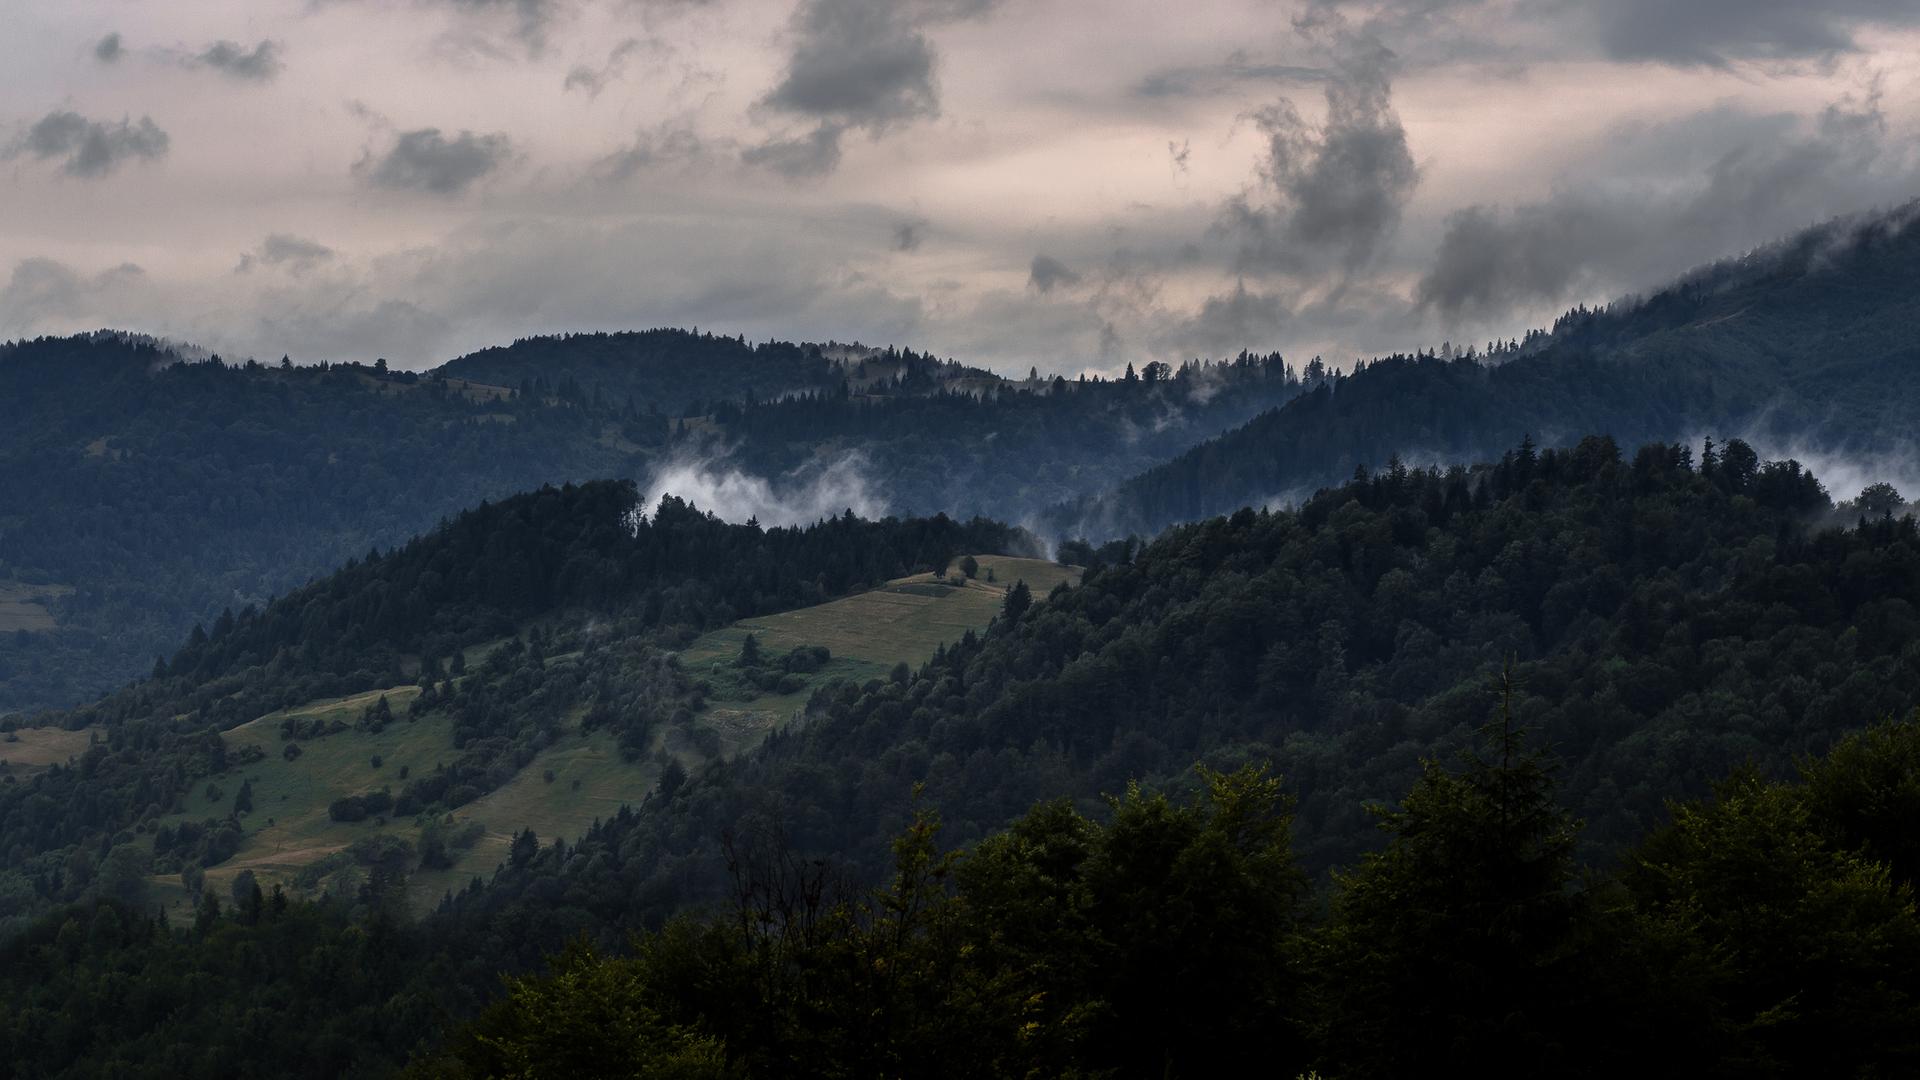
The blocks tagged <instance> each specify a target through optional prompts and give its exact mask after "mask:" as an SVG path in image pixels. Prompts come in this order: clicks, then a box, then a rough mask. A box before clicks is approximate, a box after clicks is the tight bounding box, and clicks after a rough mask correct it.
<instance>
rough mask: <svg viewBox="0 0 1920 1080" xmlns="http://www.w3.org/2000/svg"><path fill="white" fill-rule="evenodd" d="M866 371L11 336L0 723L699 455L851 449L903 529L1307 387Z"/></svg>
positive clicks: (736, 346)
mask: <svg viewBox="0 0 1920 1080" xmlns="http://www.w3.org/2000/svg"><path fill="white" fill-rule="evenodd" d="M496 352H497V355H496V354H495V353H496ZM861 355H862V356H864V357H865V359H861V360H854V361H849V362H846V363H843V364H839V365H838V366H836V365H835V364H834V363H830V362H829V361H828V360H827V359H826V358H825V353H824V352H823V350H822V347H819V346H794V345H779V344H768V345H763V346H757V347H750V346H747V345H746V344H745V343H744V342H741V341H738V340H737V339H732V338H723V337H715V336H714V335H712V334H705V335H700V334H691V333H685V332H680V331H653V332H648V333H644V334H627V335H572V336H569V337H566V338H555V339H533V340H529V341H526V342H521V343H518V344H516V345H515V346H513V347H512V348H509V349H505V350H497V351H495V352H489V353H485V354H476V356H475V357H469V358H463V359H462V360H459V361H454V362H452V363H450V364H448V365H445V366H444V367H442V368H441V369H437V370H436V371H434V372H430V373H427V374H425V375H421V374H418V373H412V372H399V371H389V370H387V369H386V367H385V365H384V363H380V362H376V363H374V364H363V363H358V362H355V363H347V364H320V365H301V364H293V363H291V362H290V361H287V362H282V363H275V364H259V363H255V362H253V361H251V360H248V361H243V362H240V363H228V362H225V361H223V360H221V359H220V358H219V357H217V356H214V357H207V358H204V359H199V358H194V359H188V358H185V357H183V355H182V354H181V352H180V351H178V350H175V349H172V348H170V347H163V346H162V345H160V344H159V343H155V342H151V341H147V340H143V339H139V338H137V337H132V336H128V335H120V334H106V333H101V334H93V335H85V336H81V337H75V338H63V339H43V340H37V341H31V342H19V343H14V344H10V345H0V395H4V396H5V398H6V399H7V400H8V401H9V402H11V403H14V404H13V406H12V408H13V412H12V413H11V414H10V416H9V421H10V422H9V423H8V424H7V425H5V426H0V507H4V509H0V599H4V598H6V597H7V596H8V595H10V593H9V590H24V591H25V592H26V594H27V595H35V593H34V590H40V591H41V592H42V593H44V594H45V595H46V601H45V604H46V607H47V608H48V609H49V611H50V616H51V618H52V620H53V622H54V625H53V626H52V627H51V628H46V627H42V626H35V627H33V628H31V629H29V628H28V627H26V626H24V625H23V626H21V627H19V628H18V629H17V630H13V631H9V632H4V633H0V716H4V715H6V714H8V713H10V712H21V713H26V712H31V711H33V710H36V709H41V708H53V707H67V706H72V705H75V704H78V703H80V702H82V701H85V700H87V699H89V698H91V697H93V696H96V695H98V694H101V693H104V692H107V691H110V690H112V689H114V688H116V687H118V686H120V685H122V684H123V683H124V682H126V680H128V679H130V678H132V677H134V676H136V675H139V674H141V673H143V672H145V671H146V670H147V669H148V668H149V667H150V666H151V665H152V663H153V658H154V656H155V655H157V654H160V653H162V652H168V651H170V650H171V649H172V648H174V646H175V645H176V644H177V643H178V642H179V641H180V639H181V638H182V637H183V636H184V635H185V634H186V633H187V632H188V630H189V629H190V628H191V627H192V626H193V625H194V624H195V623H202V624H207V625H211V624H212V622H213V621H214V620H215V619H216V618H217V617H218V615H219V613H220V612H221V611H222V610H223V609H227V608H232V609H236V610H238V609H240V608H244V607H246V606H247V605H253V606H255V607H264V606H265V605H266V604H267V603H268V602H269V601H270V600H271V599H272V598H273V597H275V596H277V595H281V594H284V593H286V592H288V591H290V590H292V589H295V588H297V587H299V586H301V585H304V584H306V583H307V582H308V581H310V580H311V579H313V578H315V577H317V576H319V575H321V574H324V573H326V572H329V571H331V570H333V569H335V568H336V567H338V566H340V565H341V564H343V563H344V562H345V561H346V560H347V559H349V558H353V557H357V556H359V555H361V554H364V553H365V552H366V551H367V549H368V548H370V547H381V548H387V547H393V546H396V545H399V544H402V543H404V542H406V541H407V540H409V539H411V538H412V537H414V536H416V535H418V534H420V533H422V532H424V531H426V530H427V529H430V528H432V527H433V526H434V525H435V523H437V522H439V521H441V520H443V519H445V518H447V517H449V516H451V515H453V514H456V513H458V512H460V511H462V510H464V509H467V508H469V507H471V506H474V505H476V504H477V503H479V502H480V501H481V500H483V499H500V498H505V497H508V496H511V495H513V494H516V493H518V492H523V491H529V490H532V489H534V488H537V487H540V486H541V485H542V484H562V483H567V482H570V481H571V482H582V481H586V480H591V479H595V478H604V477H621V478H626V479H631V480H634V481H636V482H639V483H641V484H643V485H646V484H650V483H651V482H652V480H653V478H654V476H655V475H656V473H657V472H658V471H659V469H660V468H661V467H663V466H666V465H669V464H673V463H684V462H698V463H702V464H703V465H704V466H705V467H708V468H710V469H711V470H713V471H715V472H716V473H718V474H725V473H727V472H729V471H735V472H738V471H742V470H744V471H745V474H746V475H749V476H754V477H758V478H761V479H764V480H766V481H768V482H769V483H770V484H771V485H772V488H773V490H775V491H780V490H785V489H787V488H790V487H794V486H800V487H804V486H805V485H806V484H807V483H809V482H810V481H811V480H812V479H814V477H815V475H816V474H817V473H818V471H819V468H820V465H821V461H822V455H823V453H824V454H826V455H827V456H828V457H832V456H834V455H839V454H852V455H854V456H855V460H856V461H857V462H858V464H859V468H860V471H861V473H862V474H863V476H864V477H865V478H867V479H868V480H869V481H870V483H869V487H870V488H871V490H872V492H873V494H874V496H875V497H876V498H877V499H878V500H879V502H880V503H881V504H882V505H885V506H888V507H890V508H892V510H893V512H896V513H900V514H918V515H922V516H924V515H931V514H934V513H940V512H946V513H951V514H955V515H962V516H971V515H973V514H975V513H982V512H989V511H990V512H991V515H992V516H994V517H996V518H998V519H1000V520H1013V521H1017V520H1020V519H1022V518H1024V517H1026V516H1029V515H1031V514H1035V513H1038V512H1039V511H1041V510H1042V509H1044V508H1045V507H1046V506H1048V505H1050V504H1051V503H1054V502H1057V501H1059V500H1060V499H1063V498H1067V497H1069V496H1072V495H1076V494H1081V493H1086V492H1092V491H1098V490H1101V489H1103V488H1105V487H1108V486H1111V485H1113V484H1116V483H1119V482H1120V481H1121V480H1123V479H1125V478H1126V477H1127V476H1129V475H1132V474H1133V473H1135V472H1138V471H1140V470H1141V469H1144V468H1146V467H1148V466H1149V465H1151V464H1153V463H1155V462H1157V461H1160V460H1162V459H1164V458H1165V457H1167V456H1169V455H1171V454H1174V453H1178V452H1179V451H1181V450H1184V449H1186V448H1187V447H1188V446H1191V445H1193V444H1194V443H1197V442H1199V441H1200V440H1202V439H1204V438H1207V437H1209V436H1212V435H1215V434H1217V433H1218V432H1220V431H1222V430H1224V429H1226V428H1230V427H1232V426H1233V425H1235V424H1238V423H1240V422H1242V421H1244V420H1246V419H1247V418H1249V417H1251V416H1253V415H1255V414H1256V413H1258V412H1260V411H1261V410H1263V409H1266V408H1268V407H1269V406H1271V405H1273V404H1274V403H1276V402H1278V401H1282V400H1286V399H1287V398H1289V397H1291V396H1292V395H1293V394H1294V393H1296V392H1297V390H1298V380H1297V379H1296V378H1293V377H1290V374H1289V369H1288V367H1287V365H1286V364H1285V363H1284V361H1282V360H1280V359H1279V358H1278V357H1242V358H1239V359H1237V360H1230V361H1227V362H1225V363H1222V364H1217V365H1216V364H1204V365H1202V364H1192V365H1188V366H1187V367H1186V368H1184V369H1183V370H1182V371H1180V372H1175V371H1174V370H1173V369H1170V368H1169V369H1165V375H1166V377H1165V378H1164V379H1162V378H1159V376H1160V375H1161V374H1162V371H1161V369H1162V368H1163V367H1164V365H1161V366H1157V367H1155V368H1153V369H1152V370H1151V371H1150V372H1149V376H1148V377H1145V378H1142V377H1135V378H1132V379H1124V380H1112V381H1100V382H1097V383H1096V382H1088V383H1081V384H1076V385H1075V387H1074V392H1070V393H1069V392H1054V391H1055V389H1056V388H1055V387H1054V385H1053V384H1051V383H1042V382H1039V381H1037V380H1035V381H1031V382H1027V383H1016V382H1012V381H1010V380H1003V379H1000V378H999V377H998V376H990V375H987V374H986V373H983V372H978V371H975V370H973V369H967V368H961V367H959V366H958V365H951V364H945V363H940V362H936V361H934V360H932V359H931V358H930V357H927V356H926V355H924V354H919V353H913V352H911V351H902V350H877V351H874V352H872V354H871V355H869V354H866V353H862V354H861ZM469 361H470V362H469ZM789 369H791V370H803V371H808V372H812V373H813V375H809V376H807V378H808V379H815V380H816V382H817V381H818V380H817V379H816V376H819V375H820V373H821V372H825V371H829V370H831V371H832V372H833V373H834V375H835V376H836V377H835V378H833V379H831V380H830V385H826V386H816V387H815V388H814V389H812V390H807V389H806V387H809V386H814V383H811V382H805V381H803V382H802V383H800V384H799V385H798V386H794V385H790V384H788V383H785V382H780V381H778V379H777V378H776V375H778V373H780V372H784V371H787V370H789ZM762 375H766V378H765V379H764V380H763V379H762V378H761V376H762ZM779 378H784V376H779ZM484 380H498V382H497V383H494V382H487V381H484ZM667 384H671V385H672V387H673V388H674V389H673V390H672V391H671V392H665V391H663V389H662V387H664V386H665V385H667ZM1064 385H1065V384H1062V386H1061V389H1064ZM856 386H857V387H858V388H859V389H858V391H857V393H856V392H855V390H854V389H853V388H854V387H856ZM796 389H798V390H802V391H803V392H801V393H799V394H798V395H797V396H795V395H792V394H789V395H788V396H786V397H784V398H780V399H779V400H777V401H776V400H771V399H772V398H774V397H776V396H777V395H778V393H779V392H781V391H786V390H796ZM729 395H738V397H737V399H736V398H735V397H730V396H729ZM762 395H764V397H761V396H762ZM756 401H757V402H758V403H757V404H756ZM682 409H684V410H698V411H696V412H683V411H681V410H682ZM648 494H649V495H650V496H653V497H657V496H659V495H661V494H666V492H661V491H650V492H649V493H648ZM683 494H684V493H683ZM708 509H710V507H709V508H708ZM843 509H846V506H844V505H842V506H838V507H834V508H832V509H831V510H828V511H826V513H838V512H839V511H840V510H843ZM782 524H787V522H782ZM49 590H50V591H49ZM0 629H4V627H0Z"/></svg>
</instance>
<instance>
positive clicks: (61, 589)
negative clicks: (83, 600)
mask: <svg viewBox="0 0 1920 1080" xmlns="http://www.w3.org/2000/svg"><path fill="white" fill-rule="evenodd" d="M72 591H73V589H72V587H71V586H67V585H23V584H20V583H19V582H0V633H5V634H11V633H13V632H14V631H16V630H25V631H27V632H29V633H37V632H39V631H43V630H51V629H53V628H54V627H55V626H56V625H57V623H56V622H55V620H54V617H53V612H52V611H50V610H49V609H48V608H47V605H48V604H50V603H52V602H53V601H55V600H58V599H60V598H61V597H63V596H66V595H67V594H68V593H71V592H72Z"/></svg>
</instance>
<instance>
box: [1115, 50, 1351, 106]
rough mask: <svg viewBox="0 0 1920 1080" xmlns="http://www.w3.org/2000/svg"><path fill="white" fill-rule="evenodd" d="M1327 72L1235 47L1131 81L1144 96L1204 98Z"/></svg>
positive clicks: (1312, 78)
mask: <svg viewBox="0 0 1920 1080" xmlns="http://www.w3.org/2000/svg"><path fill="white" fill-rule="evenodd" d="M1326 74H1327V73H1326V71H1325V70H1323V69H1321V68H1317V67H1308V66H1304V65H1300V64H1275V63H1265V62H1256V61H1254V60H1252V59H1250V58H1249V57H1248V56H1247V54H1246V52H1245V51H1244V50H1238V49H1236V50H1235V51H1233V52H1232V53H1229V54H1228V55H1227V58H1226V59H1225V60H1223V61H1221V62H1220V63H1218V64H1195V65H1189V66H1185V67H1172V68H1162V69H1160V70H1159V71H1156V72H1153V73H1152V74H1150V75H1147V76H1146V77H1145V78H1142V79H1141V80H1140V81H1139V82H1136V83H1134V84H1133V93H1134V95H1135V96H1137V97H1144V98H1177V97H1204V96H1208V95H1213V94H1220V93H1224V92H1226V91H1228V90H1231V89H1233V88H1234V87H1235V86H1238V85H1239V84H1241V83H1247V82H1319V81H1320V80H1321V79H1324V78H1326Z"/></svg>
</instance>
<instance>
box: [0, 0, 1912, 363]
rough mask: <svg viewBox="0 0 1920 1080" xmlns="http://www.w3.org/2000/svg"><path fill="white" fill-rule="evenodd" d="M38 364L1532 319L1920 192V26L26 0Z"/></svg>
mask: <svg viewBox="0 0 1920 1080" xmlns="http://www.w3.org/2000/svg"><path fill="white" fill-rule="evenodd" d="M0 25H4V27H5V29H6V32H5V33H4V34H0V339H5V338H15V337H23V336H32V335H39V334H53V333H67V332H73V331H79V330H88V329H97V328H101V327H112V328H117V329H126V330H134V331H140V332H144V333H151V334H155V335H158V336H162V337H167V338H172V339H175V340H179V341H185V342H191V343H195V344H198V345H201V346H203V347H205V348H208V349H212V350H215V351H218V352H221V353H223V354H225V355H227V356H228V357H229V358H237V357H241V356H254V357H258V358H260V359H263V360H277V359H278V358H279V357H280V356H282V355H291V356H292V357H293V358H294V359H295V360H296V361H298V362H302V363H311V362H317V361H321V360H333V361H341V360H363V361H370V360H372V359H375V358H387V359H388V360H389V362H390V363H391V364H393V365H394V366H397V367H405V368H425V367H430V366H433V365H435V364H438V363H441V362H444V361H445V360H447V359H450V358H452V357H454V356H457V355H460V354H462V353H464V352H467V351H471V350H473V349H475V348H480V347H483V346H486V345H491V344H500V343H504V342H507V341H511V340H513V339H515V338H519V337H525V336H529V335H534V334H542V333H554V332H563V331H571V330H617V329H631V328H646V327H652V326H682V327H699V328H700V329H703V330H712V331H714V332H718V333H726V334H741V335H745V336H746V337H748V338H749V339H752V340H755V341H759V340H766V339H768V338H780V339H785V340H806V341H827V340H837V341H841V342H851V341H859V342H862V343H865V344H869V345H886V344H894V345H901V346H910V347H913V348H916V349H922V350H927V351H931V352H933V353H935V354H936V355H939V356H942V357H951V358H954V359H958V360H961V361H963V362H967V363H973V364H980V365H984V366H989V367H993V368H996V369H998V370H1001V371H1006V372H1010V373H1017V374H1025V372H1026V369H1027V368H1028V367H1030V366H1031V367H1037V368H1039V369H1040V370H1041V371H1043V372H1050V373H1052V372H1058V373H1064V374H1072V373H1074V372H1079V371H1115V370H1118V369H1119V368H1121V367H1122V366H1124V365H1125V364H1128V363H1135V364H1138V363H1142V362H1144V361H1147V360H1156V359H1157V360H1167V361H1174V362H1177V361H1179V360H1184V359H1188V358H1192V357H1201V356H1215V357H1218V356H1226V355H1232V354H1234V353H1237V352H1239V351H1240V350H1242V349H1253V350H1257V351H1261V352H1268V351H1279V352H1282V353H1284V354H1286V355H1287V356H1289V357H1291V358H1295V359H1298V360H1301V361H1302V362H1304V360H1305V359H1306V358H1308V357H1310V356H1313V355H1322V356H1325V357H1327V358H1328V359H1330V360H1333V361H1334V362H1336V363H1338V364H1341V365H1344V364H1346V363H1348V362H1350V361H1351V360H1352V359H1353V358H1356V357H1364V356H1372V355H1379V354H1383V353H1387V352H1391V351H1394V350H1401V349H1413V348H1419V347H1437V346H1440V345H1441V344H1442V343H1445V342H1452V343H1455V344H1462V345H1463V344H1467V343H1476V344H1482V345H1484V343H1485V342H1486V341H1487V340H1489V339H1491V338H1496V337H1497V338H1507V337H1514V336H1519V335H1520V334H1522V333H1524V331H1525V330H1526V329H1527V328H1528V327H1531V326H1539V325H1544V324H1547V323H1549V322H1550V321H1551V319H1552V317H1553V315H1554V314H1555V313H1557V312H1559V311H1561V310H1564V309H1565V308H1567V307H1569V306H1571V305H1574V304H1579V303H1588V304H1593V303H1604V302H1607V301H1610V300H1613V299H1615V298H1617V297H1620V296H1623V295H1629V294H1631V293H1633V292H1635V291H1637V290H1646V289H1650V288H1653V287H1656V286H1658V285H1659V284H1660V283H1661V282H1662V281H1664V280H1666V279H1668V278H1670V277H1672V276H1673V275H1676V274H1678V273H1680V272H1682V271H1684V270H1686V269H1688V268H1689V267H1692V266H1695V265H1698V264H1701V263H1704V262H1707V261H1711V260H1713V259H1717V258H1722V257H1728V256H1734V255H1738V254H1739V253H1741V252H1742V251H1745V250H1748V249H1751V248H1753V247H1755V246H1758V245H1761V244H1764V243H1766V242H1767V241H1769V240H1771V239H1774V238H1777V237H1779V236H1782V235H1784V234H1787V233H1789V232H1791V231H1793V230H1795V229H1798V228H1801V227H1803V226H1806V225H1809V224H1812V223H1814V222H1817V221H1820V220H1823V219H1825V218H1828V217H1832V216H1835V215H1842V214H1854V213H1870V212H1873V211H1875V210H1883V209H1887V208H1891V207H1893V206H1896V205H1899V204H1901V203H1904V202H1906V201H1908V200H1910V199H1912V198H1914V197H1915V196H1917V195H1920V4H1916V3H1913V2H1911V0H1825V2H1822V3H1819V4H1811V3H1804V2H1801V0H1688V2H1686V3H1670V2H1668V0H1382V2H1377V3H1344V2H1337V0H1302V2H1297V3H1267V2H1253V0H1182V2H1181V3H1166V2H1164V0H1150V2H1148V0H1101V2H1093V0H797V2H794V0H766V2H761V0H196V2H195V3H192V4H183V3H177V2H172V0H61V2H60V3H45V2H41V0H0Z"/></svg>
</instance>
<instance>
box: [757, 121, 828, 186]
mask: <svg viewBox="0 0 1920 1080" xmlns="http://www.w3.org/2000/svg"><path fill="white" fill-rule="evenodd" d="M844 131H845V129H844V128H842V127H840V126H839V125H836V124H830V123H823V124H821V125H820V126H818V127H816V128H814V129H813V130H812V131H811V132H809V133H807V134H805V135H801V136H799V137H797V138H790V139H770V140H768V141H766V142H764V143H761V144H760V145H758V146H750V147H748V148H747V149H746V150H744V151H742V152H741V154H740V160H742V161H744V162H746V163H747V164H748V165H754V166H758V167H760V168H764V169H770V170H772V171H774V172H777V173H779V174H780V175H781V176H784V177H786V178H788V179H789V180H804V179H809V178H812V177H816V176H825V175H826V174H828V173H830V172H832V171H833V170H835V169H837V168H839V167H840V136H841V135H842V134H843V133H844Z"/></svg>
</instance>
